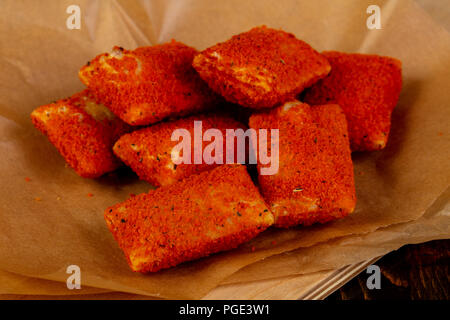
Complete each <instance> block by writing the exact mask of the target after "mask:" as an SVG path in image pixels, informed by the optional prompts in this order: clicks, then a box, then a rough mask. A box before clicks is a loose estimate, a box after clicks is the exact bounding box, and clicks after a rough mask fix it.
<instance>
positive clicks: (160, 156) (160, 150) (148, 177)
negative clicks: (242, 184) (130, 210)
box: [113, 114, 246, 186]
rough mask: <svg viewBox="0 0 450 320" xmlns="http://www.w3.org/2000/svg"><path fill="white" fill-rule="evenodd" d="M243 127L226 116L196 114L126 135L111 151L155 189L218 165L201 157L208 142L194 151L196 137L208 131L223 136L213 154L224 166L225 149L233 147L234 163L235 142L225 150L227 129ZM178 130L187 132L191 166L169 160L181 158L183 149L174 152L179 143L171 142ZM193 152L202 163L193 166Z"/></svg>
mask: <svg viewBox="0 0 450 320" xmlns="http://www.w3.org/2000/svg"><path fill="white" fill-rule="evenodd" d="M195 122H197V130H198V131H200V132H197V133H195V132H194V126H195ZM199 125H200V127H199ZM245 127H246V126H245V125H243V124H241V123H239V122H237V121H235V120H234V119H232V118H230V117H229V116H225V115H220V114H206V115H195V116H191V117H188V118H182V119H178V120H173V121H169V122H162V123H158V124H155V125H153V126H150V127H148V128H144V129H140V130H137V131H134V132H132V133H130V134H126V135H124V136H122V137H121V138H120V139H119V140H118V141H117V142H116V143H115V145H114V148H113V150H114V153H115V154H116V155H117V156H118V157H119V158H120V159H122V161H123V162H124V163H125V164H126V165H128V166H129V167H131V169H133V171H134V172H136V174H137V175H138V176H139V177H140V178H141V179H142V180H145V181H148V182H149V183H151V184H152V185H154V186H165V185H169V184H171V183H174V182H175V181H178V180H182V179H184V178H186V177H188V176H190V175H191V174H194V173H199V172H201V171H205V170H209V169H212V168H214V167H215V166H216V165H217V164H215V163H212V164H208V163H206V162H205V161H204V158H203V151H204V150H205V148H206V147H207V146H208V145H209V144H210V143H211V142H203V143H202V146H201V148H198V149H197V150H196V149H195V143H194V136H195V134H197V135H200V136H199V138H200V139H202V137H203V133H206V131H207V130H208V129H218V130H220V132H221V134H222V135H223V138H222V150H221V152H218V154H217V155H216V154H215V153H214V155H215V156H217V157H218V158H220V159H222V164H223V163H226V155H227V149H230V148H232V149H230V151H232V152H233V153H234V156H233V159H234V160H236V155H237V151H236V141H237V140H235V143H233V144H232V145H231V146H229V147H230V148H229V147H227V143H226V140H227V139H226V136H227V132H226V130H227V129H232V130H235V129H238V128H242V129H244V130H245ZM177 129H181V130H186V131H187V132H188V133H189V138H190V139H189V144H190V151H191V157H190V158H189V159H190V163H180V164H176V163H174V162H173V161H172V156H174V158H175V159H180V158H183V155H182V152H181V151H182V150H174V147H175V146H176V145H177V144H179V140H175V141H172V140H171V137H172V134H174V132H175V130H177ZM183 139H184V138H183ZM213 139H214V138H213ZM218 143H220V142H218ZM195 152H198V153H199V155H200V157H201V158H200V160H201V163H197V164H196V163H195V161H194V160H195V159H194V156H195Z"/></svg>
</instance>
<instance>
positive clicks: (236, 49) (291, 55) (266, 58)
mask: <svg viewBox="0 0 450 320" xmlns="http://www.w3.org/2000/svg"><path fill="white" fill-rule="evenodd" d="M193 65H194V68H195V69H196V70H197V71H198V72H199V74H200V76H201V77H202V78H203V79H204V80H205V81H206V82H207V83H208V85H209V86H210V87H211V88H212V89H213V90H214V91H216V92H218V93H219V94H221V95H222V96H223V97H224V98H225V99H226V100H228V101H230V102H233V103H237V104H240V105H242V106H244V107H249V108H270V107H273V106H275V105H277V104H280V103H283V102H286V101H288V100H291V99H293V98H295V96H296V95H297V94H298V93H300V92H301V91H302V90H303V89H304V88H306V87H309V86H310V85H312V84H314V83H315V82H316V81H317V80H319V79H321V78H323V77H325V76H326V75H327V74H328V72H329V71H330V64H329V63H328V61H327V59H325V58H324V57H323V56H321V55H320V54H319V53H318V52H316V51H315V50H314V49H313V48H311V47H310V46H309V45H308V44H307V43H305V42H303V41H301V40H298V39H297V38H295V36H294V35H293V34H290V33H287V32H284V31H281V30H274V29H271V28H267V27H265V26H262V27H257V28H253V29H251V30H250V31H248V32H245V33H241V34H239V35H236V36H234V37H232V38H231V39H230V40H228V41H226V42H223V43H219V44H216V45H215V46H212V47H210V48H208V49H206V50H204V51H202V52H201V53H200V54H198V55H197V56H196V57H195V58H194V63H193Z"/></svg>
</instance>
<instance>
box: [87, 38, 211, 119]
mask: <svg viewBox="0 0 450 320" xmlns="http://www.w3.org/2000/svg"><path fill="white" fill-rule="evenodd" d="M196 53H197V51H196V50H195V49H194V48H191V47H188V46H186V45H184V44H182V43H180V42H176V41H172V42H170V43H165V44H161V45H156V46H151V47H141V48H137V49H135V50H132V51H130V50H125V49H123V48H119V47H114V48H113V52H112V53H111V54H108V53H104V54H101V55H99V56H97V57H96V58H94V59H93V60H92V61H90V62H88V64H87V65H86V66H84V67H82V68H81V70H80V72H79V77H80V79H81V81H82V82H83V83H84V84H86V85H87V86H88V87H89V89H90V90H91V91H92V93H93V94H94V95H95V96H96V98H97V99H98V100H99V101H101V102H102V103H103V104H105V105H106V106H107V107H108V108H110V109H111V110H112V112H114V113H115V114H116V115H117V116H118V117H119V118H121V119H122V120H123V121H125V122H127V123H129V124H131V125H147V124H152V123H155V122H158V121H161V120H163V119H165V118H168V117H172V116H183V115H187V114H191V113H196V112H199V111H203V110H207V109H210V108H212V107H213V106H214V104H215V103H216V102H218V101H219V98H218V97H217V95H215V94H214V93H213V92H212V91H211V90H210V89H209V88H208V86H207V85H206V84H205V83H204V82H203V81H202V79H201V78H200V77H199V76H198V74H197V72H196V71H195V70H194V68H193V67H192V60H193V58H194V55H195V54H196Z"/></svg>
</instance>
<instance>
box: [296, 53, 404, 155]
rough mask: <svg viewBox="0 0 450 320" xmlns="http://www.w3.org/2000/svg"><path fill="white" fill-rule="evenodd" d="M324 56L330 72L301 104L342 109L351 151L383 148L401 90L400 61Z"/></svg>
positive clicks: (353, 56) (368, 56) (340, 55)
mask: <svg viewBox="0 0 450 320" xmlns="http://www.w3.org/2000/svg"><path fill="white" fill-rule="evenodd" d="M323 55H324V56H326V57H327V59H328V61H330V64H331V67H332V70H331V72H330V74H329V76H328V77H327V78H325V79H323V80H321V81H319V82H318V83H317V84H315V85H314V86H313V87H311V88H310V89H309V90H308V91H307V92H306V95H305V98H304V101H305V102H307V103H309V104H312V105H315V104H326V103H336V104H339V105H340V106H341V107H342V109H343V110H344V112H345V115H346V117H347V122H348V128H349V135H350V145H351V149H352V150H353V151H364V150H379V149H383V148H384V147H385V146H386V143H387V140H388V136H389V131H390V127H391V113H392V110H393V109H394V107H395V106H396V104H397V101H398V98H399V96H400V91H401V88H402V70H401V68H402V67H401V62H400V61H399V60H397V59H394V58H390V57H382V56H377V55H368V54H356V53H355V54H348V53H342V52H335V51H330V52H324V53H323Z"/></svg>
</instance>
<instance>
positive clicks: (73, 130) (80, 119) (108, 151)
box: [31, 90, 131, 178]
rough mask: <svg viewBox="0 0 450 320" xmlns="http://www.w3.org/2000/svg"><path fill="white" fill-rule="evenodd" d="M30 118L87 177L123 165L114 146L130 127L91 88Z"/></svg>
mask: <svg viewBox="0 0 450 320" xmlns="http://www.w3.org/2000/svg"><path fill="white" fill-rule="evenodd" d="M31 120H32V121H33V124H34V125H35V126H36V128H38V129H39V130H40V131H41V132H42V133H43V134H45V135H46V136H47V137H48V139H49V140H50V142H51V143H52V144H53V145H54V146H55V147H56V148H57V149H58V151H59V153H61V155H62V156H63V157H64V159H65V160H66V161H67V163H68V164H69V165H70V166H71V167H72V168H73V169H74V170H75V171H76V172H77V173H78V174H79V175H80V176H82V177H86V178H96V177H99V176H101V175H102V174H104V173H106V172H109V171H113V170H115V169H116V168H117V167H119V166H120V164H121V163H120V161H119V159H117V158H116V157H115V156H114V153H113V152H112V146H113V144H114V142H115V141H116V140H117V139H118V138H119V137H120V136H121V135H123V134H124V133H126V132H129V131H130V129H131V127H130V126H128V125H127V124H126V123H124V122H123V121H121V120H120V119H119V118H117V117H116V116H114V114H113V113H112V112H111V111H110V110H109V109H108V108H106V107H105V106H103V105H101V104H97V103H96V102H95V99H94V98H93V97H92V96H91V94H90V93H89V92H88V90H84V91H82V92H79V93H77V94H75V95H73V96H72V97H70V98H67V99H63V100H59V101H57V102H54V103H51V104H48V105H45V106H41V107H39V108H37V109H36V110H34V111H33V112H32V113H31Z"/></svg>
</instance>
